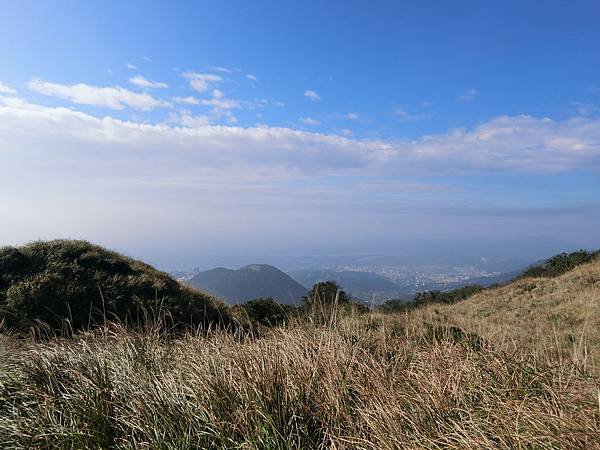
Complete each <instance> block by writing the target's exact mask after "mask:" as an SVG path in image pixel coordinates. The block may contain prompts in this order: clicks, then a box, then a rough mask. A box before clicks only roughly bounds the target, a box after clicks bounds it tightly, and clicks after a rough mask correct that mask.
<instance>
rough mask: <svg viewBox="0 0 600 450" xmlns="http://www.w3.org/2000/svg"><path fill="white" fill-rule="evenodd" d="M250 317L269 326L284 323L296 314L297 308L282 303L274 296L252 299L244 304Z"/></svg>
mask: <svg viewBox="0 0 600 450" xmlns="http://www.w3.org/2000/svg"><path fill="white" fill-rule="evenodd" d="M242 308H244V310H245V311H246V314H247V315H248V318H249V319H250V320H251V321H253V322H256V323H259V324H261V325H264V326H267V327H273V326H278V325H283V324H285V323H287V322H288V321H289V319H290V317H292V316H294V315H295V308H294V307H293V306H290V305H282V304H280V303H278V302H276V301H275V300H273V299H272V298H260V299H256V300H250V301H249V302H246V303H244V304H243V305H242Z"/></svg>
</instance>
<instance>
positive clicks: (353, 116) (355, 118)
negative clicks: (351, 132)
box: [344, 112, 358, 120]
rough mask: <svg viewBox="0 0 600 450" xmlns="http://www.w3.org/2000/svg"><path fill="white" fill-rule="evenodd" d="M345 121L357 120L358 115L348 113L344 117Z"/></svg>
mask: <svg viewBox="0 0 600 450" xmlns="http://www.w3.org/2000/svg"><path fill="white" fill-rule="evenodd" d="M344 118H345V119H348V120H357V119H358V114H356V113H353V112H349V113H347V114H346V115H345V116H344Z"/></svg>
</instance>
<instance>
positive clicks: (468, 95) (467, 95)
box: [456, 88, 479, 102]
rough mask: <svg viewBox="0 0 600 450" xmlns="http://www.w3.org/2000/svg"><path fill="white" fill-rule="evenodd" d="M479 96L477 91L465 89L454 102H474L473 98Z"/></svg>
mask: <svg viewBox="0 0 600 450" xmlns="http://www.w3.org/2000/svg"><path fill="white" fill-rule="evenodd" d="M478 95H479V91H478V90H477V89H472V88H471V89H465V90H464V91H463V92H462V93H461V94H460V95H459V96H458V97H456V100H457V101H459V102H470V101H471V100H475V98H476V97H477V96H478Z"/></svg>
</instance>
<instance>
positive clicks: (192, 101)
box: [171, 96, 200, 105]
mask: <svg viewBox="0 0 600 450" xmlns="http://www.w3.org/2000/svg"><path fill="white" fill-rule="evenodd" d="M171 100H172V101H173V102H174V103H179V104H184V105H199V104H200V100H198V99H197V98H196V97H192V96H188V97H172V98H171Z"/></svg>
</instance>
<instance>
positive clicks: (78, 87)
mask: <svg viewBox="0 0 600 450" xmlns="http://www.w3.org/2000/svg"><path fill="white" fill-rule="evenodd" d="M27 86H28V87H29V89H30V90H32V91H34V92H38V93H40V94H43V95H48V96H52V97H58V98H61V99H63V100H68V101H70V102H72V103H77V104H81V105H91V106H101V107H105V108H109V109H125V108H128V107H129V108H134V109H138V110H142V111H148V110H152V109H156V108H160V107H166V106H170V103H168V102H165V101H163V100H160V99H157V98H154V97H152V96H151V95H149V94H147V93H137V92H132V91H130V90H128V89H125V88H122V87H120V86H111V87H100V86H92V85H89V84H83V83H80V84H72V85H66V84H59V83H51V82H47V81H44V80H41V79H39V78H34V79H32V80H31V81H30V82H29V83H28V84H27Z"/></svg>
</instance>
